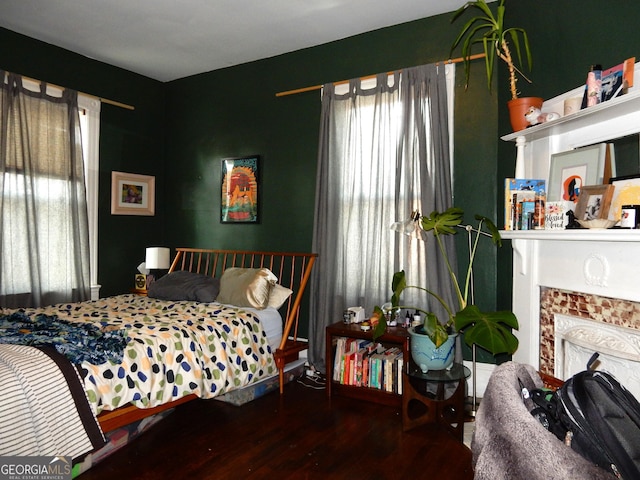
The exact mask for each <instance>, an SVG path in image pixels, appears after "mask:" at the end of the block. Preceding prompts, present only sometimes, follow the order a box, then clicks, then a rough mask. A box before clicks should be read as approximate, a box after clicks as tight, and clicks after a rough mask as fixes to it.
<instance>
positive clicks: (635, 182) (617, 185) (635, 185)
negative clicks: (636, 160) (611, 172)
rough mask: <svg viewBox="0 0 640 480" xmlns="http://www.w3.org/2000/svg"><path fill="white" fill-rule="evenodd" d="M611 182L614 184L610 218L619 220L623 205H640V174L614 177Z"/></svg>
mask: <svg viewBox="0 0 640 480" xmlns="http://www.w3.org/2000/svg"><path fill="white" fill-rule="evenodd" d="M609 183H610V184H611V185H612V186H613V197H612V199H611V207H610V208H609V217H608V218H609V220H616V221H619V220H620V218H621V217H622V206H623V205H640V175H627V176H624V177H614V178H612V179H611V180H610V181H609Z"/></svg>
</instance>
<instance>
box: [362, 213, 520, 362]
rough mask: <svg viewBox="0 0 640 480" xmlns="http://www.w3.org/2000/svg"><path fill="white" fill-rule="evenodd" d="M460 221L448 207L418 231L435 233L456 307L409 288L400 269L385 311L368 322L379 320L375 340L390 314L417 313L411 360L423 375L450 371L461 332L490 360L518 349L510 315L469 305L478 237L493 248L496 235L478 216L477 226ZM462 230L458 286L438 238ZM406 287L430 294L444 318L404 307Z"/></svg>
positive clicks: (376, 310)
mask: <svg viewBox="0 0 640 480" xmlns="http://www.w3.org/2000/svg"><path fill="white" fill-rule="evenodd" d="M463 216H464V212H463V210H462V209H460V208H456V207H451V208H449V209H447V210H445V211H444V212H432V213H431V214H430V215H429V216H422V217H421V218H420V227H421V228H422V229H423V230H424V231H425V232H431V233H432V234H433V236H434V237H435V239H436V241H437V244H438V249H439V251H440V253H441V254H442V255H443V257H444V260H445V264H446V266H447V270H448V272H449V276H450V279H451V282H452V285H453V288H454V291H455V295H456V298H457V305H455V306H451V305H448V304H447V302H446V301H445V300H444V299H443V298H442V296H441V295H439V294H438V293H436V292H434V291H433V290H430V289H427V288H424V287H421V286H417V285H407V280H406V276H405V272H404V270H402V271H400V272H396V273H395V274H394V275H393V280H392V283H391V290H392V292H393V295H392V297H391V302H390V304H391V305H390V307H389V305H388V304H387V305H385V306H384V307H385V309H384V310H383V308H381V307H375V308H374V311H373V315H372V320H373V321H374V323H375V322H376V321H377V325H376V326H375V328H374V331H373V338H374V339H377V338H378V337H380V336H381V335H382V334H384V332H385V330H386V328H387V316H388V314H389V311H394V312H395V311H398V310H400V309H407V310H417V311H419V312H421V313H422V315H424V324H423V325H418V326H415V327H411V328H410V329H409V332H410V334H411V356H412V359H413V361H414V362H415V363H416V365H418V366H419V367H420V369H421V370H422V371H423V372H427V371H428V370H442V369H445V368H449V367H450V366H451V364H452V363H453V360H454V350H455V338H456V336H457V335H458V333H459V332H464V339H465V342H466V343H467V344H468V345H469V346H472V345H474V344H475V345H477V346H479V347H481V348H484V349H485V350H487V351H488V352H490V353H491V354H492V355H497V354H499V353H509V354H513V353H514V352H515V351H516V350H517V348H518V339H517V338H516V337H515V335H514V334H513V331H512V330H517V329H518V320H517V318H516V316H515V315H514V314H513V312H511V311H496V312H481V311H480V309H479V308H478V307H477V306H476V305H473V304H470V303H469V296H470V287H471V282H472V275H473V262H474V260H475V256H476V252H477V248H478V243H479V241H480V238H483V237H487V238H490V239H491V240H492V241H493V243H494V244H495V245H496V246H501V245H502V239H501V238H500V232H499V231H498V229H497V227H496V226H495V225H494V223H493V222H492V221H491V220H489V219H488V218H486V217H483V216H481V215H475V219H476V221H477V222H478V223H477V225H476V226H471V225H463V222H464V220H463ZM460 230H465V231H467V232H469V235H470V236H471V243H470V252H469V266H468V267H467V271H466V275H465V278H464V280H463V281H459V279H458V276H457V275H456V272H454V271H453V269H452V268H451V264H450V261H449V258H448V256H447V253H446V250H445V247H444V244H443V242H442V238H441V237H442V235H455V234H456V233H457V232H458V231H460ZM408 288H416V289H420V290H423V291H425V292H426V293H428V294H429V295H431V296H432V297H433V298H435V299H436V300H437V301H438V302H439V303H440V304H441V305H442V306H443V307H444V309H445V311H446V312H447V316H448V318H445V319H442V320H439V319H438V318H437V317H436V315H435V314H433V313H432V312H428V311H426V310H424V309H423V308H421V307H420V306H408V305H402V304H401V300H400V297H401V295H402V292H403V291H404V290H406V289H408Z"/></svg>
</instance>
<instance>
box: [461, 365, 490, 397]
mask: <svg viewBox="0 0 640 480" xmlns="http://www.w3.org/2000/svg"><path fill="white" fill-rule="evenodd" d="M464 365H465V367H468V368H469V370H471V376H470V377H469V378H468V379H467V385H468V386H469V390H468V395H469V396H473V362H471V361H467V360H465V361H464ZM495 368H496V365H495V364H493V363H481V362H476V398H482V396H483V395H484V391H485V390H486V388H487V383H489V377H490V376H491V374H492V373H493V371H494V370H495Z"/></svg>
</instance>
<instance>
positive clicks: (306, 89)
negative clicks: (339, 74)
mask: <svg viewBox="0 0 640 480" xmlns="http://www.w3.org/2000/svg"><path fill="white" fill-rule="evenodd" d="M484 57H485V54H484V53H477V54H475V55H470V56H469V60H476V59H478V58H484ZM465 60H466V58H464V57H458V58H450V59H449V60H445V61H443V62H442V63H444V64H447V63H461V62H464V61H465ZM438 63H440V62H436V65H437V64H438ZM393 73H394V72H393V71H391V72H387V75H392V74H393ZM376 76H377V74H375V75H367V76H365V77H360V80H369V79H370V78H376ZM344 83H349V80H340V81H339V82H333V84H334V85H342V84H344ZM322 87H323V85H314V86H312V87H303V88H296V89H295V90H287V91H286V92H279V93H276V97H286V96H287V95H295V94H297V93H303V92H310V91H312V90H320V89H321V88H322Z"/></svg>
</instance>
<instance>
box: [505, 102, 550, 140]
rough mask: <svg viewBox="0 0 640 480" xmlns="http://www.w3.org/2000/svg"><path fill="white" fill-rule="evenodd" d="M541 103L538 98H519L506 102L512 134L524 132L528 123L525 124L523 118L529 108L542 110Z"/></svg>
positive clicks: (525, 121) (525, 120)
mask: <svg viewBox="0 0 640 480" xmlns="http://www.w3.org/2000/svg"><path fill="white" fill-rule="evenodd" d="M543 101H544V100H543V99H542V98H540V97H521V98H516V99H515V100H509V101H508V102H507V106H508V107H509V115H510V118H511V128H513V131H514V132H518V131H520V130H524V129H525V128H527V127H528V126H529V122H527V119H526V118H524V116H525V115H526V114H527V111H528V110H529V108H531V107H536V108H542V102H543Z"/></svg>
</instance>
